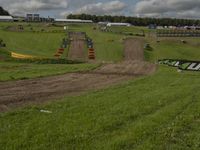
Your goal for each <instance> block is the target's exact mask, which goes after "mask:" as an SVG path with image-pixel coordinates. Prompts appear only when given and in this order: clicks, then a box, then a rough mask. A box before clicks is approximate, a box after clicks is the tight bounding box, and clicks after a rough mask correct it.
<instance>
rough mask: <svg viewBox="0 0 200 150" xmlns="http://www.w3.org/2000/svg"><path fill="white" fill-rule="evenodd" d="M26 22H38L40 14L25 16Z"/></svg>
mask: <svg viewBox="0 0 200 150" xmlns="http://www.w3.org/2000/svg"><path fill="white" fill-rule="evenodd" d="M26 21H27V22H40V14H27V15H26Z"/></svg>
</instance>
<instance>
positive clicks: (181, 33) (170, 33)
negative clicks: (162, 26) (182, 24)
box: [156, 30, 200, 37]
mask: <svg viewBox="0 0 200 150" xmlns="http://www.w3.org/2000/svg"><path fill="white" fill-rule="evenodd" d="M156 34H157V37H200V31H195V30H157V32H156Z"/></svg>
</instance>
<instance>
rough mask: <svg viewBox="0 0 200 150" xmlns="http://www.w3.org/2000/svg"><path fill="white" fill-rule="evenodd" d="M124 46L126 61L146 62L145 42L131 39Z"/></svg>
mask: <svg viewBox="0 0 200 150" xmlns="http://www.w3.org/2000/svg"><path fill="white" fill-rule="evenodd" d="M124 45H125V47H124V59H125V61H131V60H140V61H143V60H144V40H142V39H133V38H129V39H127V40H125V42H124Z"/></svg>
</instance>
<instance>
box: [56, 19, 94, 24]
mask: <svg viewBox="0 0 200 150" xmlns="http://www.w3.org/2000/svg"><path fill="white" fill-rule="evenodd" d="M55 22H64V23H93V21H92V20H81V19H55Z"/></svg>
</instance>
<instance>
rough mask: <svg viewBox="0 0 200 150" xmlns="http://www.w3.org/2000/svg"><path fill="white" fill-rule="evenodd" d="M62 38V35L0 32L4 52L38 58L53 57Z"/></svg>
mask: <svg viewBox="0 0 200 150" xmlns="http://www.w3.org/2000/svg"><path fill="white" fill-rule="evenodd" d="M63 37H65V36H64V34H62V33H31V32H9V31H0V39H3V40H4V42H5V43H6V45H7V47H6V50H9V51H13V52H17V53H22V54H29V55H34V56H39V57H53V56H54V54H55V52H56V50H57V49H58V48H59V47H60V44H61V41H62V38H63Z"/></svg>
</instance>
